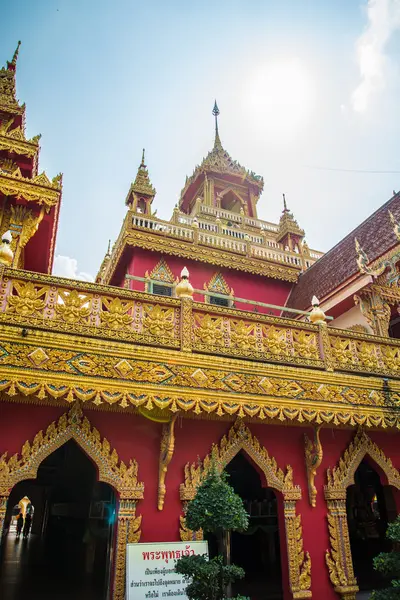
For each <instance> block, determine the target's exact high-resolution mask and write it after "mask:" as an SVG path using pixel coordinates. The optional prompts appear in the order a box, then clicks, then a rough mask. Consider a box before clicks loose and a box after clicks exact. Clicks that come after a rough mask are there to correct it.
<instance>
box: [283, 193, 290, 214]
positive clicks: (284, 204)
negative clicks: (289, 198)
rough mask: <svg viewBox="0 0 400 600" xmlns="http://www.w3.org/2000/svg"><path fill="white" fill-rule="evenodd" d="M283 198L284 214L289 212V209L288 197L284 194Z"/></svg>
mask: <svg viewBox="0 0 400 600" xmlns="http://www.w3.org/2000/svg"><path fill="white" fill-rule="evenodd" d="M282 196H283V212H284V213H285V212H289V210H288V207H287V205H286V196H285V194H282Z"/></svg>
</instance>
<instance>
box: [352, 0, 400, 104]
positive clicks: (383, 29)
mask: <svg viewBox="0 0 400 600" xmlns="http://www.w3.org/2000/svg"><path fill="white" fill-rule="evenodd" d="M367 18H368V25H367V28H366V30H365V32H364V33H363V34H362V35H361V36H360V38H359V39H358V40H357V42H356V52H357V62H358V67H359V70H360V76H361V81H360V83H359V84H358V86H357V88H356V89H355V90H354V92H353V94H352V96H351V105H352V107H353V109H354V110H355V111H356V112H363V111H365V110H366V109H367V107H368V104H369V101H370V98H371V96H372V95H374V94H376V93H377V92H379V91H381V90H382V89H384V87H385V85H386V74H387V62H388V58H387V55H386V54H385V49H386V45H387V43H388V41H389V40H390V38H391V37H392V35H393V34H394V33H395V32H396V31H397V30H399V29H400V0H368V4H367Z"/></svg>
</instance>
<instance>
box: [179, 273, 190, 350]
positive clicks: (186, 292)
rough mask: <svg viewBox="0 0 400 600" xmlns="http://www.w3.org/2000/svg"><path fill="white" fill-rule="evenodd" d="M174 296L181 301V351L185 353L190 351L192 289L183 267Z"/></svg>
mask: <svg viewBox="0 0 400 600" xmlns="http://www.w3.org/2000/svg"><path fill="white" fill-rule="evenodd" d="M175 291H176V295H177V296H178V298H180V299H181V350H184V351H185V352H191V351H192V332H193V323H192V321H193V317H192V304H193V291H194V290H193V287H192V285H191V283H190V281H189V271H188V270H187V268H186V267H183V269H182V271H181V280H180V282H179V283H178V285H177V286H176V288H175Z"/></svg>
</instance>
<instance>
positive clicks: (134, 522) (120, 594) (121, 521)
mask: <svg viewBox="0 0 400 600" xmlns="http://www.w3.org/2000/svg"><path fill="white" fill-rule="evenodd" d="M141 522H142V517H141V516H139V517H137V516H136V501H135V500H129V499H128V500H120V504H119V508H118V518H117V546H116V552H115V573H114V588H113V596H112V598H113V600H124V599H125V582H126V545H127V544H133V543H137V542H139V540H140V535H141V531H140V525H141Z"/></svg>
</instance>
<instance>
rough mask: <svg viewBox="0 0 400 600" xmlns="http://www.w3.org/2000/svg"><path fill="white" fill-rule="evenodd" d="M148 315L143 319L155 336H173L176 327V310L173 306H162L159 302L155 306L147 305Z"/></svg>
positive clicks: (145, 325)
mask: <svg viewBox="0 0 400 600" xmlns="http://www.w3.org/2000/svg"><path fill="white" fill-rule="evenodd" d="M144 309H145V313H146V316H145V318H144V321H143V325H144V327H146V328H147V329H148V331H149V333H150V335H153V336H154V337H161V338H164V337H171V336H172V334H173V329H174V310H173V309H172V308H162V307H161V306H160V305H159V304H156V305H155V306H149V305H145V307H144Z"/></svg>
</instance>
